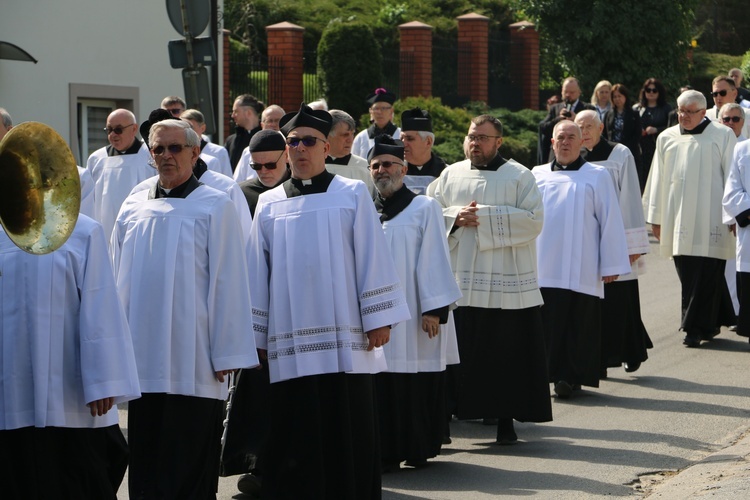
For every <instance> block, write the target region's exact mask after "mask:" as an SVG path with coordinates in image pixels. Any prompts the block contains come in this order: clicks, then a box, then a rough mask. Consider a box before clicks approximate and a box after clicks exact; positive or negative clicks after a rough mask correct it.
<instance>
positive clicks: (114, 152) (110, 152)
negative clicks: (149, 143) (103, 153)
mask: <svg viewBox="0 0 750 500" xmlns="http://www.w3.org/2000/svg"><path fill="white" fill-rule="evenodd" d="M142 145H143V142H142V141H141V140H140V139H139V138H137V137H136V138H135V139H133V144H131V145H130V147H129V148H128V149H126V150H125V151H120V150H118V149H115V147H114V146H112V145H111V144H110V145H109V146H107V156H123V155H134V154H136V153H138V151H139V150H140V149H141V146H142Z"/></svg>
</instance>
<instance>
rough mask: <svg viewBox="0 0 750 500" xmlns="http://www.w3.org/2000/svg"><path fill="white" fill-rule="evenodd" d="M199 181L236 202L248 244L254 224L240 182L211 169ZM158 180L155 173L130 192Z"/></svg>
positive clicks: (139, 189) (147, 187)
mask: <svg viewBox="0 0 750 500" xmlns="http://www.w3.org/2000/svg"><path fill="white" fill-rule="evenodd" d="M222 149H223V148H222ZM198 181H199V182H201V183H202V184H205V185H206V186H210V187H212V188H214V189H216V190H218V191H221V192H222V193H226V195H227V196H229V198H230V199H231V200H232V204H234V208H235V210H237V215H238V217H239V221H240V227H241V230H242V237H243V239H244V241H245V244H247V240H248V239H249V238H250V228H251V227H252V225H253V217H252V215H251V214H250V207H249V206H248V204H247V199H246V198H245V195H244V194H242V189H241V188H240V186H239V184H237V183H236V182H235V181H234V180H233V179H232V178H231V177H227V176H226V175H223V174H220V173H218V172H214V171H211V170H206V171H205V172H203V175H201V178H200V179H198ZM157 182H159V176H158V175H155V176H154V177H151V178H150V179H146V180H145V181H143V182H141V183H140V184H138V185H137V186H136V187H134V188H133V190H132V191H131V192H130V194H133V193H137V192H138V191H143V190H144V189H145V190H149V189H151V188H153V187H154V186H155V185H156V183H157Z"/></svg>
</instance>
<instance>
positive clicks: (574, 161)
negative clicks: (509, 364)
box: [532, 120, 631, 398]
mask: <svg viewBox="0 0 750 500" xmlns="http://www.w3.org/2000/svg"><path fill="white" fill-rule="evenodd" d="M582 144H583V140H582V137H581V129H580V128H579V127H578V125H576V124H575V123H574V122H572V121H570V120H563V121H561V122H559V123H558V124H557V125H555V128H554V129H553V134H552V151H553V153H554V157H555V159H554V160H553V161H552V162H551V163H547V164H545V165H539V166H536V167H534V170H533V171H532V172H533V174H534V176H535V177H536V182H537V185H538V186H539V190H540V191H541V193H542V197H543V199H544V229H542V234H541V235H539V238H538V239H537V240H536V248H537V259H538V263H539V285H540V286H541V289H542V296H543V297H544V307H542V317H543V319H544V328H545V335H546V337H547V355H548V357H549V377H550V382H553V383H554V384H555V393H556V394H557V395H558V397H561V398H567V397H570V395H571V394H572V392H573V390H574V389H577V388H580V386H581V385H587V386H591V387H599V375H600V369H601V326H602V325H601V319H600V318H601V300H600V299H602V298H604V287H603V283H612V282H613V281H615V280H616V279H617V277H618V276H619V275H624V274H628V273H629V272H630V271H631V268H630V259H629V258H628V245H627V241H626V237H625V228H624V226H623V222H622V214H621V212H620V206H619V203H618V200H617V194H616V193H615V188H614V186H613V183H612V178H611V176H610V175H609V173H607V170H606V169H604V168H602V167H597V166H595V165H592V164H591V163H587V162H586V161H584V160H583V158H581V156H580V151H581V146H582Z"/></svg>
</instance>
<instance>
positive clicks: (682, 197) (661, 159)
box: [643, 82, 737, 347]
mask: <svg viewBox="0 0 750 500" xmlns="http://www.w3.org/2000/svg"><path fill="white" fill-rule="evenodd" d="M732 83H734V82H732ZM677 113H678V116H679V125H675V126H674V127H671V128H668V129H667V130H665V131H664V132H662V133H661V134H660V135H659V137H658V138H657V140H656V152H655V154H654V159H653V162H652V164H651V172H650V173H649V176H648V180H647V182H646V189H645V191H644V194H643V204H644V210H645V212H646V222H648V223H650V224H651V228H652V230H653V233H654V236H655V237H656V239H657V240H659V250H660V253H661V255H663V256H665V257H673V258H674V264H675V268H676V269H677V276H678V277H679V279H680V283H681V284H682V322H681V325H680V329H681V330H683V331H684V332H685V339H684V340H683V344H685V345H686V346H687V347H698V346H700V344H701V341H703V340H711V339H712V338H713V337H714V336H716V335H717V334H718V333H719V331H720V328H721V326H722V325H727V326H729V325H733V324H735V322H736V319H735V315H734V311H733V310H732V304H731V300H730V297H729V291H728V290H727V284H726V280H725V279H724V267H725V263H726V259H728V258H731V257H732V256H733V255H734V243H735V238H734V236H733V234H732V233H733V231H734V225H732V226H728V225H726V224H724V222H723V221H722V205H721V201H722V196H723V194H724V185H725V184H726V180H727V175H728V174H729V167H730V164H731V161H732V153H733V151H734V146H735V144H736V143H737V138H736V137H735V135H734V132H732V130H730V129H729V128H728V127H724V126H723V125H720V124H717V123H714V122H712V121H711V120H709V119H708V118H706V98H705V97H704V96H703V94H701V93H700V92H698V91H696V90H688V91H686V92H683V93H682V94H680V96H679V97H678V98H677Z"/></svg>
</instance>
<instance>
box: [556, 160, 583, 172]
mask: <svg viewBox="0 0 750 500" xmlns="http://www.w3.org/2000/svg"><path fill="white" fill-rule="evenodd" d="M584 163H586V161H585V160H584V159H583V158H581V157H580V156H579V157H578V158H576V159H575V161H573V162H571V163H569V164H568V165H566V166H563V165H560V164H559V163H557V160H556V159H555V160H552V171H553V172H554V171H557V170H565V171H571V170H580V168H581V167H582V166H583V164H584Z"/></svg>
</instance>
